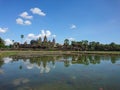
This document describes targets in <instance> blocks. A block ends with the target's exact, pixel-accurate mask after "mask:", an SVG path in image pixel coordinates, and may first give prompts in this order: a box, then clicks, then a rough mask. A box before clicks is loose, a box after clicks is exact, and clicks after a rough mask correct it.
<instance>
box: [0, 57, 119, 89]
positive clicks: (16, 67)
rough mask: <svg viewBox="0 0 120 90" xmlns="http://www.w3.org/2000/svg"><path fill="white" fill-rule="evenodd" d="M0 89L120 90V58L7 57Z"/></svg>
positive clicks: (0, 66) (1, 61)
mask: <svg viewBox="0 0 120 90" xmlns="http://www.w3.org/2000/svg"><path fill="white" fill-rule="evenodd" d="M0 90H120V56H106V55H102V56H100V55H74V56H72V55H67V56H66V55H63V56H39V57H29V58H27V57H17V56H14V57H3V58H0Z"/></svg>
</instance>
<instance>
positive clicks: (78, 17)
mask: <svg viewBox="0 0 120 90" xmlns="http://www.w3.org/2000/svg"><path fill="white" fill-rule="evenodd" d="M21 34H23V35H24V36H25V38H24V41H28V42H29V41H30V40H31V39H37V38H38V37H39V36H41V37H43V36H44V35H46V36H48V38H49V39H50V40H51V39H52V38H53V37H55V38H56V42H58V43H63V41H64V39H65V38H68V39H70V40H75V41H80V40H88V41H99V42H101V43H111V42H115V43H118V44H120V35H119V34H120V0H0V37H2V38H3V39H4V40H5V41H6V42H7V43H8V44H9V43H10V40H14V41H19V42H21V38H20V35H21Z"/></svg>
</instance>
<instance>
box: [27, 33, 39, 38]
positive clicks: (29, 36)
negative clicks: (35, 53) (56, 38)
mask: <svg viewBox="0 0 120 90" xmlns="http://www.w3.org/2000/svg"><path fill="white" fill-rule="evenodd" d="M27 38H28V39H37V35H35V34H33V33H30V34H28V36H27Z"/></svg>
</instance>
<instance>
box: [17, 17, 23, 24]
mask: <svg viewBox="0 0 120 90" xmlns="http://www.w3.org/2000/svg"><path fill="white" fill-rule="evenodd" d="M16 23H17V24H20V25H23V23H24V21H23V19H21V18H17V19H16Z"/></svg>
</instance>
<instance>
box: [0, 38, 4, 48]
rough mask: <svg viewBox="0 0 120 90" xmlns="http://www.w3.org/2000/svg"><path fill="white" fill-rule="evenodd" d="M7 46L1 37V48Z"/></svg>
mask: <svg viewBox="0 0 120 90" xmlns="http://www.w3.org/2000/svg"><path fill="white" fill-rule="evenodd" d="M4 47H5V42H4V40H3V39H2V38H1V37H0V48H4Z"/></svg>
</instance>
